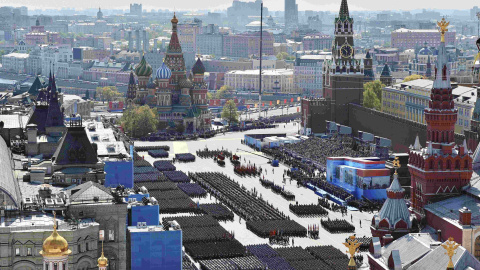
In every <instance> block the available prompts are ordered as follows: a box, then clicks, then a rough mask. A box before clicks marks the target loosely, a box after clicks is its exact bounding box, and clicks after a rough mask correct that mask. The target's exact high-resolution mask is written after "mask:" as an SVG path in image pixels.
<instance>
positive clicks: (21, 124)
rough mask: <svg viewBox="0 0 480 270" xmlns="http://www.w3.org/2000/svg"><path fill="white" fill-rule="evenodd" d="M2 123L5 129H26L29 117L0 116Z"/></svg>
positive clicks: (17, 115) (16, 115)
mask: <svg viewBox="0 0 480 270" xmlns="http://www.w3.org/2000/svg"><path fill="white" fill-rule="evenodd" d="M0 121H2V122H3V124H4V126H3V127H4V128H25V126H26V124H27V122H28V116H26V115H19V114H0Z"/></svg>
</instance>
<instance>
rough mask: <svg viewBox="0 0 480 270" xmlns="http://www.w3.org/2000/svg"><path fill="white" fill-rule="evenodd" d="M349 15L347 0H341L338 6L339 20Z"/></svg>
mask: <svg viewBox="0 0 480 270" xmlns="http://www.w3.org/2000/svg"><path fill="white" fill-rule="evenodd" d="M349 17H350V13H349V12H348V4H347V0H342V5H341V6H340V13H339V18H340V20H344V19H347V18H349Z"/></svg>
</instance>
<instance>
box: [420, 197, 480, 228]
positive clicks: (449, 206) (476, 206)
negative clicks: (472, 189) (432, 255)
mask: <svg viewBox="0 0 480 270" xmlns="http://www.w3.org/2000/svg"><path fill="white" fill-rule="evenodd" d="M463 207H467V208H468V209H470V211H472V225H477V226H478V225H480V200H476V199H475V198H472V197H471V196H468V195H461V196H458V197H453V198H449V199H446V200H443V201H439V202H436V203H431V204H429V205H427V206H425V210H428V211H430V212H432V213H433V214H435V215H437V216H438V217H440V218H442V219H444V220H446V221H448V222H450V223H451V224H453V225H455V226H457V227H459V228H463V227H462V225H461V224H460V222H459V218H460V215H459V213H458V210H460V209H462V208H463Z"/></svg>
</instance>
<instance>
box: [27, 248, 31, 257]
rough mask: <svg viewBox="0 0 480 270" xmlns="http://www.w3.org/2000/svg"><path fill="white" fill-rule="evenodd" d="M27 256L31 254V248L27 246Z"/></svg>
mask: <svg viewBox="0 0 480 270" xmlns="http://www.w3.org/2000/svg"><path fill="white" fill-rule="evenodd" d="M27 256H32V248H30V247H29V248H27Z"/></svg>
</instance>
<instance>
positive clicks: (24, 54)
mask: <svg viewBox="0 0 480 270" xmlns="http://www.w3.org/2000/svg"><path fill="white" fill-rule="evenodd" d="M28 55H29V54H28V53H9V54H7V55H4V56H3V57H14V58H28Z"/></svg>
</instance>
